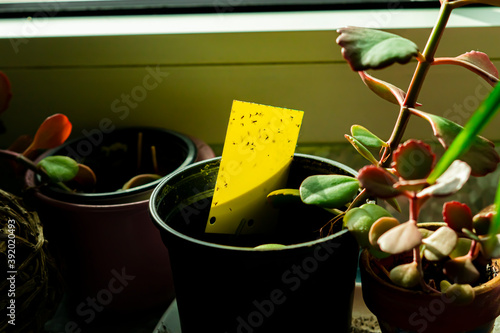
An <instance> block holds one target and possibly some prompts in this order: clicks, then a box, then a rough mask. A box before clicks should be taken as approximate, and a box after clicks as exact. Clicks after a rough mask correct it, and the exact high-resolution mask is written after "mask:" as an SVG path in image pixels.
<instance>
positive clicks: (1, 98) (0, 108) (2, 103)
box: [0, 72, 12, 114]
mask: <svg viewBox="0 0 500 333" xmlns="http://www.w3.org/2000/svg"><path fill="white" fill-rule="evenodd" d="M11 98H12V90H11V86H10V81H9V78H8V77H7V75H5V74H4V73H3V72H0V114H1V113H2V112H4V111H5V110H7V108H8V107H9V103H10V100H11Z"/></svg>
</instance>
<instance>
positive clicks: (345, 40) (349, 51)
mask: <svg viewBox="0 0 500 333" xmlns="http://www.w3.org/2000/svg"><path fill="white" fill-rule="evenodd" d="M337 32H338V33H339V37H338V38H337V44H338V45H340V46H341V47H342V55H343V57H344V59H345V60H347V62H348V63H349V65H350V66H351V68H352V69H353V70H354V71H356V72H359V71H363V70H367V69H380V68H384V67H387V66H390V65H392V64H393V63H395V62H398V63H401V64H405V63H407V62H409V61H410V60H411V59H412V58H413V57H416V56H417V55H418V47H417V45H416V44H415V43H413V42H412V41H410V40H408V39H406V38H403V37H400V36H398V35H395V34H391V33H388V32H385V31H381V30H375V29H369V28H359V27H346V28H341V29H338V30H337Z"/></svg>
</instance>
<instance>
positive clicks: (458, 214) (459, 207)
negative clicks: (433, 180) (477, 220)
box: [443, 201, 472, 232]
mask: <svg viewBox="0 0 500 333" xmlns="http://www.w3.org/2000/svg"><path fill="white" fill-rule="evenodd" d="M443 218H444V222H446V224H448V226H449V227H450V228H452V229H453V230H455V231H457V232H462V229H463V228H465V229H469V230H470V231H472V212H471V210H470V208H469V206H467V205H466V204H463V203H461V202H458V201H449V202H447V203H445V204H444V205H443Z"/></svg>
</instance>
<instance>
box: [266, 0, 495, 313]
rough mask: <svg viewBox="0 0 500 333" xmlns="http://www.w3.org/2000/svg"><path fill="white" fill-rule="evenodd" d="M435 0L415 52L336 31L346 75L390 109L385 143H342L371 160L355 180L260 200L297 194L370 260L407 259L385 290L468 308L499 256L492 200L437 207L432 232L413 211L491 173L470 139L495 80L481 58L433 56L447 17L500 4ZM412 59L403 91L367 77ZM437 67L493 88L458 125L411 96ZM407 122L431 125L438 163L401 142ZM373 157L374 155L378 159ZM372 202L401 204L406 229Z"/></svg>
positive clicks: (352, 30) (369, 139)
mask: <svg viewBox="0 0 500 333" xmlns="http://www.w3.org/2000/svg"><path fill="white" fill-rule="evenodd" d="M440 2H441V10H440V13H439V17H438V19H437V22H436V24H435V26H434V29H433V30H432V32H431V34H430V36H429V39H428V41H427V44H426V45H425V47H424V50H423V51H422V52H421V51H420V49H419V47H418V46H417V45H416V44H415V43H413V42H412V41H410V40H408V39H406V38H403V37H401V36H397V35H394V34H391V33H388V32H385V31H380V30H375V29H368V28H359V27H345V28H341V29H338V33H339V36H338V38H337V44H338V45H339V46H340V47H341V49H342V55H343V57H344V58H345V60H346V61H347V63H348V64H349V65H350V67H351V69H352V70H353V71H355V72H357V73H358V74H359V75H360V77H361V79H362V81H363V82H364V84H365V85H366V86H367V87H368V88H369V89H370V90H371V91H372V92H374V93H375V94H376V95H378V96H380V97H381V98H383V99H385V100H387V101H388V102H390V103H392V104H395V105H397V107H399V114H398V117H397V120H396V122H395V125H394V129H393V132H392V134H391V135H390V137H389V139H388V140H383V139H381V138H379V137H378V136H377V135H375V134H373V133H372V132H371V131H370V130H368V129H367V128H365V127H363V126H361V125H353V126H352V127H351V133H350V134H349V135H346V136H345V137H346V139H347V140H348V141H349V142H350V143H351V144H352V146H353V147H354V148H355V149H356V150H357V151H358V152H359V153H360V154H361V155H362V156H363V157H364V158H366V160H368V161H369V162H370V165H367V166H365V167H363V168H362V169H361V170H360V171H359V174H358V176H357V177H356V178H350V177H345V176H336V175H329V176H324V175H321V176H319V175H318V176H312V177H309V178H308V179H306V180H305V181H304V182H303V183H302V184H301V187H300V190H299V191H297V192H292V191H291V190H289V189H284V190H279V191H275V192H273V193H271V194H270V195H269V196H268V198H269V200H270V201H271V202H274V201H276V198H284V197H285V196H286V197H291V196H297V197H300V199H301V200H302V201H303V202H304V203H306V204H314V205H318V206H321V207H323V208H325V209H328V210H330V211H331V212H332V213H334V214H335V215H336V216H335V217H334V218H333V219H332V220H331V221H330V222H329V223H330V224H334V223H340V221H343V223H344V226H345V227H346V228H348V229H349V230H350V231H351V232H352V233H353V234H354V236H355V237H356V239H357V240H358V243H359V244H360V246H361V247H363V248H366V249H368V250H369V251H370V252H371V253H372V255H373V256H375V257H376V258H387V257H389V256H396V257H398V256H399V257H405V258H408V257H409V258H410V260H402V261H401V262H399V263H397V264H395V265H394V267H392V268H391V270H390V271H388V272H387V275H388V278H389V279H390V280H391V281H392V282H393V283H394V284H396V285H398V286H402V287H406V288H410V289H418V290H423V291H426V292H443V293H450V292H455V291H458V290H459V291H460V292H461V295H462V296H463V297H461V298H460V299H459V300H457V302H462V303H468V302H470V301H471V300H472V299H473V297H474V293H473V289H472V286H474V285H475V284H477V283H478V281H479V278H480V275H481V273H480V272H479V270H478V268H480V267H484V266H486V265H488V263H489V262H490V259H491V258H500V214H498V213H497V212H498V210H499V209H500V195H497V198H496V199H495V203H494V204H492V205H491V206H490V207H488V208H486V209H485V210H483V211H481V212H476V214H473V212H472V211H471V209H470V208H469V207H468V206H467V205H465V204H463V203H460V202H456V201H451V202H448V203H446V204H445V205H444V207H443V219H442V222H441V223H440V224H438V228H437V229H434V230H430V229H425V228H423V227H422V224H421V223H419V222H418V221H419V213H420V211H421V209H422V207H423V206H424V204H425V202H427V201H428V200H430V199H432V198H434V197H446V196H448V195H451V194H453V193H455V192H457V191H459V190H460V189H461V188H462V186H463V185H464V184H465V183H466V182H467V180H468V179H469V177H470V176H476V177H479V176H484V175H486V174H488V173H491V172H493V171H494V170H496V168H497V165H498V163H499V162H500V157H499V155H498V153H497V152H496V150H495V147H494V144H493V143H492V142H491V141H489V140H487V139H486V138H484V137H481V136H479V133H480V131H481V130H482V129H483V128H484V126H485V125H486V124H487V123H488V122H489V121H490V120H491V118H492V117H493V116H494V114H495V113H496V111H497V110H498V109H499V107H500V85H497V83H498V81H499V74H498V70H497V69H496V68H495V66H494V65H493V63H492V62H491V61H490V59H489V57H488V56H487V55H486V54H485V53H482V52H478V51H471V52H467V53H464V54H461V55H459V56H456V57H443V58H437V57H435V54H436V50H437V48H438V45H439V42H440V40H441V37H442V35H443V32H444V30H445V27H446V24H447V22H448V19H449V17H450V15H451V13H452V11H453V9H455V8H458V7H461V6H464V5H469V4H473V3H482V4H486V5H494V6H500V1H498V0H477V1H476V0H441V1H440ZM412 60H413V61H415V60H416V68H415V71H414V74H413V77H412V78H411V80H410V84H409V87H408V89H407V91H404V90H403V89H400V88H398V87H396V86H395V85H393V84H391V83H388V82H385V81H383V80H380V79H378V78H376V77H374V76H373V75H372V74H371V73H370V74H369V73H367V71H368V70H380V69H383V68H385V67H388V66H390V65H393V64H395V63H400V64H410V63H412ZM436 65H457V66H461V67H464V68H466V69H468V70H470V71H472V72H473V73H475V74H477V75H479V76H480V77H481V78H482V79H484V80H486V82H488V84H490V85H491V86H493V87H495V86H496V87H495V88H494V89H493V91H492V92H491V93H490V95H489V96H488V97H487V98H486V99H485V100H484V101H483V103H482V104H481V105H480V106H479V108H478V109H477V111H476V112H475V113H474V114H473V115H472V116H471V117H470V119H469V120H468V122H467V123H466V124H465V126H464V127H462V126H460V125H459V124H457V123H455V122H453V121H451V120H449V119H447V118H444V117H441V116H437V115H436V114H433V113H429V112H424V111H422V110H420V107H421V105H420V104H419V103H418V102H417V98H418V96H419V92H420V90H421V88H422V86H423V84H424V82H425V81H426V80H425V79H426V76H427V73H428V71H429V70H430V69H431V68H432V67H433V66H436ZM411 117H419V118H422V119H424V120H426V121H427V122H428V123H429V124H430V127H431V129H432V131H433V134H434V135H435V137H436V138H437V139H438V141H439V142H440V143H441V145H442V146H443V147H444V149H446V151H445V153H444V154H443V156H442V157H441V158H440V159H439V160H437V159H436V155H435V154H434V152H433V151H432V149H431V147H430V146H429V145H428V144H426V143H424V142H422V141H419V140H417V139H410V140H408V141H406V142H404V143H401V141H402V138H403V135H404V133H405V129H406V127H407V125H408V121H409V119H410V118H411ZM374 151H378V152H379V156H378V157H375V155H374V154H373V152H374ZM499 188H500V187H499ZM499 193H500V191H499ZM373 197H376V198H378V199H380V200H386V201H387V202H388V203H389V204H391V205H392V206H393V207H394V208H395V209H399V201H397V200H396V198H397V197H405V198H406V199H407V200H408V207H409V216H408V217H407V219H406V221H399V220H397V219H395V218H394V217H392V216H391V214H390V212H389V211H388V210H386V209H385V208H383V207H381V206H379V205H377V204H375V203H373V202H368V203H364V202H366V201H367V199H369V198H373ZM295 200H297V199H295ZM363 203H364V204H363ZM360 204H361V206H360ZM328 230H332V228H329V229H328ZM430 266H432V267H433V271H434V273H433V274H432V276H430V277H427V276H426V267H430ZM436 267H437V268H436ZM436 271H437V272H438V273H437V274H436V273H435V272H436Z"/></svg>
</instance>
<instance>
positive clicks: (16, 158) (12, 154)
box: [0, 149, 48, 177]
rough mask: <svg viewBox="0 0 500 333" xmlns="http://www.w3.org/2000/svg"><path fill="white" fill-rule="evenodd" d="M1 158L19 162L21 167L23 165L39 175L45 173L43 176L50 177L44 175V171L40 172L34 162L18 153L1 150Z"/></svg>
mask: <svg viewBox="0 0 500 333" xmlns="http://www.w3.org/2000/svg"><path fill="white" fill-rule="evenodd" d="M0 156H3V157H5V158H7V159H9V160H12V161H15V162H18V163H20V164H21V165H23V166H25V167H27V168H28V169H31V170H33V171H35V172H37V173H40V172H42V173H43V174H42V176H44V177H48V176H47V175H46V174H44V172H43V171H42V170H40V169H38V168H37V167H36V165H35V163H33V161H31V160H30V159H28V158H27V157H25V156H24V155H23V154H20V153H16V152H13V151H10V150H4V149H0Z"/></svg>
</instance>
